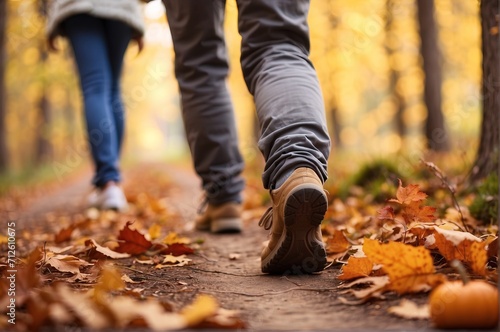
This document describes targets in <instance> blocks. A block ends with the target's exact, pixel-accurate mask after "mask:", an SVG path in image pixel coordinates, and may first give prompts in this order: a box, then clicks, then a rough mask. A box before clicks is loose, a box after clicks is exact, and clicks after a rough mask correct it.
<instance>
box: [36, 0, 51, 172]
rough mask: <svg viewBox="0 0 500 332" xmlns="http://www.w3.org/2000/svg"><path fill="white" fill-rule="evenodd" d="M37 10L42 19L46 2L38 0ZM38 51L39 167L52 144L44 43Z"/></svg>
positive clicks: (41, 43)
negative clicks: (39, 74)
mask: <svg viewBox="0 0 500 332" xmlns="http://www.w3.org/2000/svg"><path fill="white" fill-rule="evenodd" d="M38 5H39V7H38V10H39V14H40V16H42V17H44V16H45V15H46V13H47V1H46V0H39V2H38ZM39 51H40V63H39V66H40V70H41V71H42V77H43V82H42V91H41V95H40V99H39V101H38V112H39V113H38V126H37V133H36V137H35V139H36V142H35V163H36V164H37V165H40V164H42V163H46V162H48V161H49V160H50V158H51V157H52V152H53V151H52V144H51V142H50V139H49V129H50V122H51V121H50V102H49V99H48V97H47V80H46V75H45V67H46V65H47V59H48V52H47V47H46V45H45V41H44V40H42V41H40V44H39Z"/></svg>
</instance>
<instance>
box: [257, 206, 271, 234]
mask: <svg viewBox="0 0 500 332" xmlns="http://www.w3.org/2000/svg"><path fill="white" fill-rule="evenodd" d="M259 226H260V227H264V229H265V230H266V231H267V230H270V229H271V227H272V226H273V208H272V207H270V208H268V209H267V211H266V212H264V214H263V215H262V218H260V220H259Z"/></svg>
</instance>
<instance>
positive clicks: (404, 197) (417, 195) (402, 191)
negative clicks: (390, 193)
mask: <svg viewBox="0 0 500 332" xmlns="http://www.w3.org/2000/svg"><path fill="white" fill-rule="evenodd" d="M426 197H427V194H425V193H423V192H421V191H420V190H419V186H418V185H416V184H409V185H408V186H407V187H403V183H402V182H401V179H399V187H398V190H397V191H396V198H397V199H390V200H389V202H394V203H399V204H401V205H409V204H410V203H411V202H421V201H423V200H424V199H425V198H426Z"/></svg>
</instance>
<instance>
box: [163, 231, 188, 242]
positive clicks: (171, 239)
mask: <svg viewBox="0 0 500 332" xmlns="http://www.w3.org/2000/svg"><path fill="white" fill-rule="evenodd" d="M163 243H165V244H167V245H168V244H174V243H182V244H189V243H191V240H190V239H189V238H187V237H183V236H179V234H177V233H176V232H170V233H168V234H167V236H165V238H164V239H163Z"/></svg>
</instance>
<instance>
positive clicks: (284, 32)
mask: <svg viewBox="0 0 500 332" xmlns="http://www.w3.org/2000/svg"><path fill="white" fill-rule="evenodd" d="M163 3H164V4H165V8H166V12H167V18H168V24H169V26H170V31H171V33H172V40H173V43H174V50H175V74H176V77H177V81H178V84H179V88H180V91H181V102H182V114H183V119H184V125H185V127H186V133H187V138H188V143H189V146H190V149H191V153H192V156H193V160H194V165H195V169H196V171H197V173H198V174H199V176H200V177H201V179H202V181H203V186H204V188H205V191H206V193H207V198H208V202H209V203H211V204H214V205H217V204H220V203H224V202H226V201H240V200H241V196H240V192H241V191H242V189H243V186H244V182H243V179H242V178H241V171H242V169H243V160H242V158H241V155H240V152H239V149H238V142H237V134H236V127H235V124H234V115H233V106H232V104H231V99H230V97H229V93H228V90H227V87H226V78H227V74H228V71H229V65H228V58H227V50H226V44H225V41H224V29H223V23H224V22H223V21H224V8H225V5H226V1H225V0H203V1H199V0H182V1H178V0H163ZM236 3H237V5H238V29H239V32H240V34H241V36H242V45H241V66H242V69H243V75H244V78H245V82H246V84H247V87H248V89H249V91H250V92H251V93H252V95H253V97H254V101H255V106H256V109H257V116H258V119H259V125H260V133H261V134H260V138H259V149H260V150H261V152H262V154H263V155H264V158H265V161H266V165H265V169H264V173H263V175H262V179H263V184H264V187H265V188H267V189H272V188H277V187H279V186H280V185H281V184H282V183H283V182H284V181H285V180H286V178H287V177H288V176H289V175H290V174H291V173H292V172H293V171H294V170H295V169H297V168H299V167H308V168H310V169H312V170H314V171H315V172H316V173H317V174H318V176H319V178H320V179H321V180H322V181H325V180H326V178H327V159H328V156H329V153H330V138H329V136H328V131H327V128H326V119H325V110H324V104H323V97H322V93H321V89H320V86H319V83H318V79H317V75H316V71H315V69H314V67H313V65H312V64H311V62H310V61H309V58H308V56H309V28H308V24H307V14H308V10H309V0H237V1H236Z"/></svg>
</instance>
